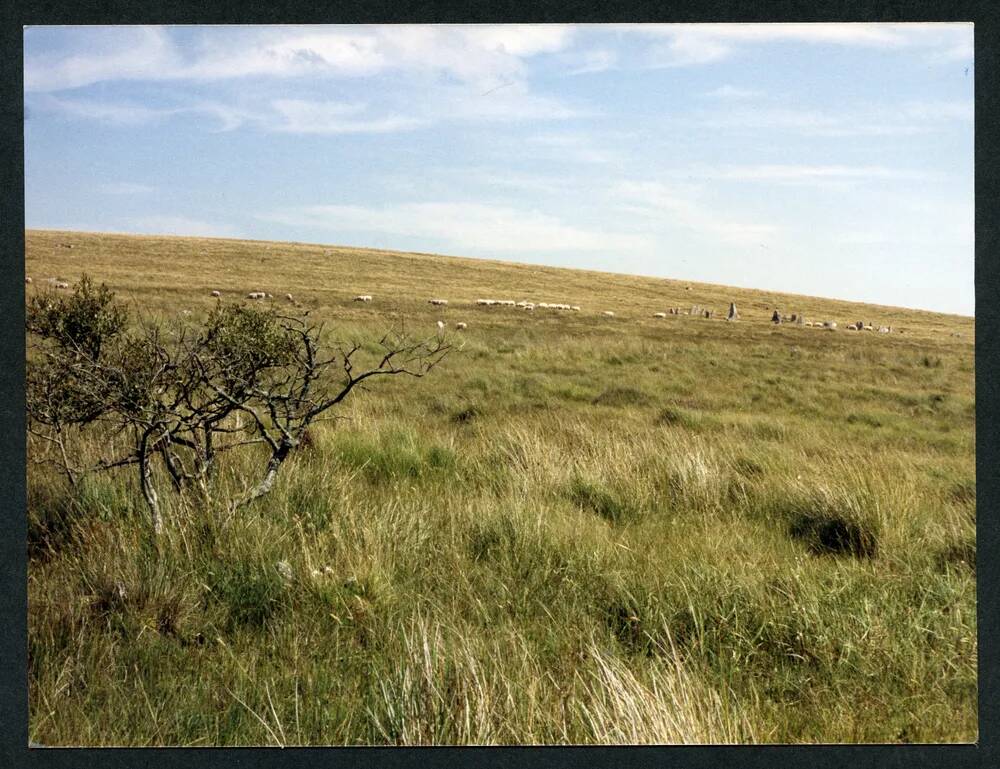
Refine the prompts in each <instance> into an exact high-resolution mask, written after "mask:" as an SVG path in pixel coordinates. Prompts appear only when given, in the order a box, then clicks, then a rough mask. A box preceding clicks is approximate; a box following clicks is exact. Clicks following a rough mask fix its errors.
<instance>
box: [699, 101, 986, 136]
mask: <svg viewBox="0 0 1000 769" xmlns="http://www.w3.org/2000/svg"><path fill="white" fill-rule="evenodd" d="M972 115H973V106H972V103H971V102H964V101H955V102H907V103H904V104H901V105H899V106H897V107H895V108H893V109H891V110H890V109H888V108H885V107H881V106H859V107H850V108H845V109H842V110H838V111H836V112H833V111H825V110H818V109H799V108H794V107H771V106H753V107H742V106H741V107H736V108H729V109H727V110H725V111H719V112H703V113H701V114H700V115H699V116H698V118H697V122H698V124H699V125H701V126H707V127H710V128H723V129H753V130H758V129H762V130H771V131H794V132H797V133H802V134H810V135H814V136H828V137H841V136H905V135H913V134H921V133H928V132H933V131H938V130H941V129H942V128H944V127H946V126H947V125H948V124H950V123H955V122H966V123H971V122H972Z"/></svg>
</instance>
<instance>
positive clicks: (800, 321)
mask: <svg viewBox="0 0 1000 769" xmlns="http://www.w3.org/2000/svg"><path fill="white" fill-rule="evenodd" d="M24 282H25V283H26V284H30V283H31V282H32V280H31V277H30V276H26V277H25V279H24ZM46 282H47V283H48V284H49V285H51V286H52V287H54V288H57V289H67V288H69V287H70V285H69V283H67V282H66V281H64V280H59V279H58V278H48V279H47V281H46ZM688 290H690V287H688ZM211 296H212V297H215V298H220V297H221V296H222V292H221V291H219V290H218V289H215V290H213V291H212V292H211ZM246 298H247V299H256V300H265V299H274V295H273V294H269V293H267V292H266V291H251V292H249V293H248V294H247V295H246ZM285 300H286V301H288V302H292V303H293V304H297V303H296V302H295V298H294V297H293V296H292V295H291V294H285ZM354 301H355V302H366V303H367V302H371V301H373V297H372V295H371V294H358V295H357V296H355V297H354ZM428 302H429V303H430V304H432V305H434V306H435V307H447V306H448V300H447V299H440V298H434V299H429V300H428ZM476 304H477V305H478V306H481V307H494V306H496V307H514V308H517V309H520V310H524V311H526V312H531V311H534V310H535V309H536V308H537V309H544V310H562V311H570V312H581V308H580V306H579V305H576V304H566V303H563V302H529V301H525V300H522V301H515V300H513V299H477V300H476ZM601 315H602V316H603V317H606V318H614V317H615V313H614V311H613V310H603V311H602V312H601ZM668 315H690V316H694V317H703V318H709V319H711V318H714V317H715V310H711V309H706V308H703V307H699V306H698V305H692V306H691V309H690V310H683V309H681V308H680V307H671V308H670V309H668V310H667V311H666V312H654V313H653V317H654V318H666V317H667V316H668ZM739 318H740V313H739V311H738V310H737V309H736V304H735V303H734V302H730V303H729V312H728V313H727V314H726V318H725V319H726V320H727V321H735V320H739ZM771 322H772V323H774V324H776V325H777V324H781V323H793V324H796V325H799V326H810V327H813V328H824V329H827V330H828V331H835V330H836V329H837V321H835V320H825V321H811V320H806V319H805V317H804V316H802V315H801V314H798V313H792V314H791V315H790V316H785V315H782V314H781V313H780V312H778V310H775V311H774V313H773V314H772V316H771ZM455 327H456V328H457V329H459V330H462V329H466V328H468V324H467V323H464V322H459V323H456V324H455ZM443 328H444V323H443V321H438V329H443ZM845 328H846V329H847V330H848V331H870V332H877V333H880V334H890V333H892V326H881V325H880V326H876V325H874V324H873V323H870V322H869V323H864V322H863V321H860V320H859V321H857V322H856V323H850V324H848V325H847V326H846V327H845Z"/></svg>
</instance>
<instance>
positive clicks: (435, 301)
mask: <svg viewBox="0 0 1000 769" xmlns="http://www.w3.org/2000/svg"><path fill="white" fill-rule="evenodd" d="M428 302H430V304H433V305H437V306H439V307H443V306H444V305H446V304H448V300H447V299H429V300H428Z"/></svg>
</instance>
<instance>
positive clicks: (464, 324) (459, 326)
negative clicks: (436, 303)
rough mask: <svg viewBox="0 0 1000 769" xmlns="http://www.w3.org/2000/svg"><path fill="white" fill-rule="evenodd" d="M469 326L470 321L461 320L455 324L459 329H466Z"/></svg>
mask: <svg viewBox="0 0 1000 769" xmlns="http://www.w3.org/2000/svg"><path fill="white" fill-rule="evenodd" d="M468 327H469V324H468V323H462V322H461V321H459V322H458V323H456V324H455V328H457V329H458V330H459V331H461V330H463V329H466V328H468Z"/></svg>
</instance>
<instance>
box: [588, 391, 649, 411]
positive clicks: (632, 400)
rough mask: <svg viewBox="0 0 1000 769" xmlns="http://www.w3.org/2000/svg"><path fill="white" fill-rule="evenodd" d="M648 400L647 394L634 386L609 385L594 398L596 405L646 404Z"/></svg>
mask: <svg viewBox="0 0 1000 769" xmlns="http://www.w3.org/2000/svg"><path fill="white" fill-rule="evenodd" d="M649 402H650V398H649V396H648V395H647V394H646V393H644V392H643V391H642V390H637V389H635V388H634V387H611V388H609V389H607V390H605V391H604V392H602V393H601V394H600V395H598V396H597V397H596V398H594V403H595V404H596V405H598V406H619V407H621V406H646V405H648V404H649Z"/></svg>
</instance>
